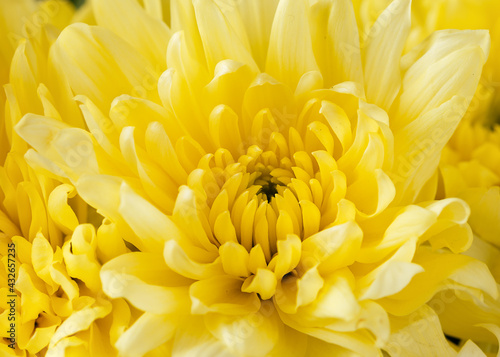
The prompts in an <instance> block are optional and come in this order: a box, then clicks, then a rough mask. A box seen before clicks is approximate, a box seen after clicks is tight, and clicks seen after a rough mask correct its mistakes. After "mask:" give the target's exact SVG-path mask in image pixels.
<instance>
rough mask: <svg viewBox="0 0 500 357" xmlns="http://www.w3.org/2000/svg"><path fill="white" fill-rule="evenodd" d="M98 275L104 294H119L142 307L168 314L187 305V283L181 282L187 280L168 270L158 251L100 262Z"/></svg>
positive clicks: (126, 255)
mask: <svg viewBox="0 0 500 357" xmlns="http://www.w3.org/2000/svg"><path fill="white" fill-rule="evenodd" d="M100 275H101V280H102V286H103V290H104V291H105V292H106V294H107V295H109V296H110V297H112V298H120V297H123V298H125V299H127V300H128V301H129V302H130V303H131V304H132V305H134V306H135V307H137V308H139V309H141V310H143V311H149V312H152V313H156V314H168V313H172V312H175V311H178V312H181V311H183V310H184V309H186V308H187V307H188V305H189V296H188V286H187V285H186V286H182V285H183V284H188V282H189V280H188V279H185V278H183V277H181V276H179V275H178V274H176V273H174V272H172V271H171V270H170V269H169V268H168V267H167V266H166V265H165V262H164V260H163V257H162V256H161V255H157V254H151V253H139V252H137V253H128V254H124V255H121V256H119V257H117V258H115V259H113V260H111V261H109V262H108V263H106V264H105V265H103V267H102V269H101V273H100ZM167 284H168V285H170V286H165V285H167Z"/></svg>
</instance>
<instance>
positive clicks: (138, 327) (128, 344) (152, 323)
mask: <svg viewBox="0 0 500 357" xmlns="http://www.w3.org/2000/svg"><path fill="white" fill-rule="evenodd" d="M175 320H176V319H175V317H173V316H172V315H158V314H153V313H150V312H145V313H144V314H142V315H141V317H139V318H138V319H137V320H136V321H135V322H134V324H133V325H132V326H131V327H130V328H129V329H128V330H126V331H125V332H123V334H122V335H121V336H120V337H119V338H118V340H117V341H116V344H115V346H116V348H117V349H118V351H119V352H120V355H121V356H124V357H136V356H143V355H144V354H146V353H147V352H149V351H151V350H152V349H154V348H156V347H158V346H159V345H161V344H163V343H165V342H167V341H168V340H169V339H170V338H172V336H173V335H174V333H175V329H176V326H177V324H176V321H175Z"/></svg>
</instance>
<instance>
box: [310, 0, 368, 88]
mask: <svg viewBox="0 0 500 357" xmlns="http://www.w3.org/2000/svg"><path fill="white" fill-rule="evenodd" d="M310 12H311V27H312V29H311V35H312V36H313V46H314V53H315V55H316V58H317V60H318V65H319V67H320V69H321V73H322V74H323V77H324V79H325V87H331V86H333V85H335V84H338V83H341V82H347V81H353V82H357V83H360V84H361V85H363V75H362V73H363V72H362V65H361V50H360V45H359V33H358V26H357V24H356V18H355V16H354V8H353V5H352V3H351V2H350V1H347V0H341V1H333V2H330V3H329V2H321V1H318V2H316V3H315V4H314V5H312V6H311V8H310Z"/></svg>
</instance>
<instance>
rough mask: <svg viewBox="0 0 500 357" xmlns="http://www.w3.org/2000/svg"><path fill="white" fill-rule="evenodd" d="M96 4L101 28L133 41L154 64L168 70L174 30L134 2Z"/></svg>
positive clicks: (98, 0) (112, 0)
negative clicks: (168, 58)
mask: <svg viewBox="0 0 500 357" xmlns="http://www.w3.org/2000/svg"><path fill="white" fill-rule="evenodd" d="M92 5H93V10H94V15H95V17H96V20H97V24H98V25H99V26H102V27H105V28H108V29H110V30H111V31H113V32H114V33H115V34H117V35H118V36H120V37H121V38H122V39H124V40H125V41H127V42H129V43H130V44H131V45H132V46H134V47H135V48H136V49H137V51H138V52H140V53H141V54H142V55H144V56H145V57H146V58H147V59H148V60H149V61H150V63H151V64H152V65H154V66H159V68H161V69H163V67H166V55H167V45H168V40H169V38H170V29H169V28H168V26H167V25H166V24H165V23H164V22H163V21H161V20H158V19H155V18H153V17H152V16H150V15H149V14H147V13H146V11H145V10H144V9H142V8H141V6H140V5H139V4H138V3H137V2H135V1H132V0H125V1H122V0H119V1H117V0H110V1H108V0H96V1H92Z"/></svg>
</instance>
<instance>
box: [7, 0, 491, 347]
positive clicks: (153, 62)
mask: <svg viewBox="0 0 500 357" xmlns="http://www.w3.org/2000/svg"><path fill="white" fill-rule="evenodd" d="M158 4H159V3H158ZM93 9H94V13H95V16H96V19H97V22H98V26H97V27H91V26H87V25H83V24H76V25H72V26H69V27H68V28H66V29H65V30H64V31H63V32H62V33H61V35H60V36H59V38H58V39H57V41H56V42H55V44H54V45H53V46H52V47H51V49H50V53H49V59H50V61H51V63H53V65H54V68H55V71H56V72H57V73H59V77H58V78H60V79H61V81H63V83H65V84H67V86H68V87H69V88H70V89H71V91H72V92H73V93H74V94H75V95H76V101H77V102H78V103H79V106H80V109H81V112H82V113H83V116H84V119H85V122H86V126H87V129H88V130H84V129H80V128H76V127H73V126H71V125H68V124H67V123H64V122H63V121H61V120H58V118H51V117H50V115H44V116H41V115H35V114H28V115H26V116H24V117H23V119H22V120H21V121H20V122H19V124H18V125H17V126H16V130H17V132H18V134H19V135H20V136H21V137H22V138H23V139H25V140H26V141H27V142H28V143H29V144H30V145H31V146H32V147H33V149H32V150H30V151H29V152H28V154H27V156H26V157H27V159H28V160H30V162H31V163H32V164H33V165H34V166H35V167H37V168H39V169H43V170H46V171H48V172H52V174H53V175H56V176H59V177H61V178H62V179H64V180H67V181H68V182H71V183H73V184H74V185H75V187H76V189H77V191H78V193H79V195H81V197H82V198H83V199H84V200H85V201H87V202H88V203H89V204H91V205H92V206H94V207H95V208H97V209H98V211H99V212H100V213H101V214H102V215H104V216H105V217H107V218H108V219H109V220H110V221H112V222H113V224H116V226H117V227H118V229H119V231H120V234H121V235H122V237H123V238H124V239H125V240H126V241H127V242H129V243H130V244H131V245H132V246H133V247H134V250H136V251H135V252H132V253H128V254H123V255H120V256H118V257H116V258H115V259H112V260H111V261H109V262H107V263H106V264H105V265H104V266H103V267H102V269H101V272H100V278H101V280H102V283H103V288H104V291H105V292H106V294H108V295H109V296H110V297H112V298H125V299H127V300H128V301H129V302H130V303H131V304H132V305H133V306H135V307H136V308H137V309H139V310H141V311H143V312H144V313H143V315H142V316H141V317H140V318H139V319H138V320H137V321H136V322H135V323H134V324H133V325H132V326H131V327H130V328H129V329H128V330H127V331H125V332H124V333H123V334H122V335H121V336H120V337H119V338H118V339H117V341H116V344H115V347H116V348H117V349H118V351H119V352H120V353H121V354H122V355H124V356H139V355H144V354H146V353H148V352H150V351H153V352H152V353H155V352H156V353H170V354H172V355H174V356H188V355H194V354H196V353H202V352H203V353H204V354H206V355H227V356H264V355H265V356H282V355H293V356H306V355H320V353H322V354H325V355H326V354H340V353H355V354H358V355H362V356H380V355H381V354H382V349H385V350H387V351H389V352H390V353H391V354H392V355H394V356H397V355H404V353H405V351H408V350H409V349H411V348H412V346H413V345H411V344H409V345H405V346H403V347H404V348H403V349H402V350H401V346H399V347H400V350H397V349H391V348H390V346H391V340H390V335H391V328H392V329H393V330H394V331H401V330H403V329H404V328H405V327H408V326H411V324H412V323H413V322H414V320H412V318H408V315H410V314H411V313H414V312H416V311H419V312H421V313H422V314H424V315H425V316H426V317H427V316H431V317H435V316H434V315H432V314H433V312H432V310H430V309H428V307H426V305H425V304H426V302H427V301H429V300H430V299H431V298H432V297H433V296H434V295H435V294H436V292H438V291H441V290H444V289H456V290H473V291H474V293H475V294H476V296H478V297H480V298H482V297H484V296H491V297H493V298H496V297H497V294H498V292H497V287H496V285H495V283H494V279H493V278H492V277H491V275H490V273H489V271H488V270H487V268H486V266H485V265H484V264H482V263H480V262H478V261H476V260H475V259H473V258H470V257H467V256H464V255H460V254H457V253H461V252H463V251H465V250H466V249H467V248H468V247H469V246H470V244H471V239H472V235H471V232H470V228H469V226H468V225H467V223H466V221H467V218H468V215H469V209H468V207H467V205H465V204H464V202H463V201H461V200H459V199H447V200H441V201H432V199H433V198H434V196H435V190H436V188H435V187H436V183H437V175H436V174H435V173H436V168H437V165H438V161H439V155H440V152H441V150H442V148H443V147H444V145H445V144H446V142H447V141H448V139H449V138H450V136H451V135H452V133H453V131H454V129H455V128H456V126H457V125H458V123H459V121H460V119H461V118H462V116H463V114H464V112H465V110H466V108H467V106H468V103H469V102H470V100H471V98H472V96H473V94H474V91H475V88H476V86H477V83H478V80H479V77H480V74H481V69H482V66H483V64H484V62H485V61H486V58H487V56H488V51H489V38H488V34H487V33H486V32H484V31H465V32H460V31H445V32H439V33H436V34H435V35H433V36H432V37H430V38H429V39H428V40H427V41H425V42H423V43H422V44H421V45H419V46H417V47H416V48H415V49H414V50H412V51H411V52H409V53H408V54H407V55H405V56H403V57H402V53H403V49H404V47H405V44H406V40H407V36H408V33H409V30H410V1H409V0H396V1H394V2H393V3H392V4H391V5H390V6H389V7H388V8H387V9H386V10H385V11H384V13H383V14H382V15H381V16H380V18H379V20H378V21H377V22H376V23H375V25H374V26H373V27H372V29H371V31H370V32H369V35H368V37H367V39H366V40H365V41H364V42H363V46H360V42H359V33H358V27H357V24H356V20H355V14H354V10H353V6H352V3H351V2H350V1H347V0H335V1H333V0H332V1H316V2H306V1H303V0H299V1H292V0H281V1H268V0H265V1H264V0H263V1H252V2H235V1H230V0H226V1H220V0H195V1H192V2H191V1H173V2H172V6H171V10H172V11H171V13H170V19H171V20H170V26H167V25H166V23H165V22H163V21H162V18H161V16H153V15H154V14H156V15H158V14H159V12H158V11H155V10H153V9H152V8H151V7H148V6H146V7H145V9H143V8H142V7H141V6H139V4H138V3H136V2H135V1H132V0H127V1H111V0H102V1H98V0H96V1H93ZM156 10H157V9H156ZM115 11H119V12H120V16H117V15H116V14H115ZM167 44H168V46H167ZM165 52H166V63H165V58H164V57H165V56H164V54H165ZM130 244H129V245H130ZM471 270H473V271H474V272H475V274H474V275H473V274H469V272H470V271H471ZM438 325H439V323H438V322H437V319H436V318H434V319H433V320H432V326H433V327H436V326H437V327H436V328H438V329H439V326H438ZM431 331H433V330H432V329H429V332H431ZM439 331H440V329H439ZM405 333H406V332H405ZM426 336H427V335H426ZM428 338H432V340H433V341H436V349H441V348H442V349H443V350H445V351H448V352H449V351H450V349H451V347H450V346H449V345H448V344H447V343H446V341H445V340H444V336H443V335H442V334H441V335H439V334H437V335H434V334H433V335H432V336H428ZM423 339H425V338H423ZM416 341H418V339H414V340H413V342H412V343H414V344H418V342H416ZM392 342H393V341H392ZM394 343H396V342H393V345H394ZM398 351H399V352H398Z"/></svg>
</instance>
